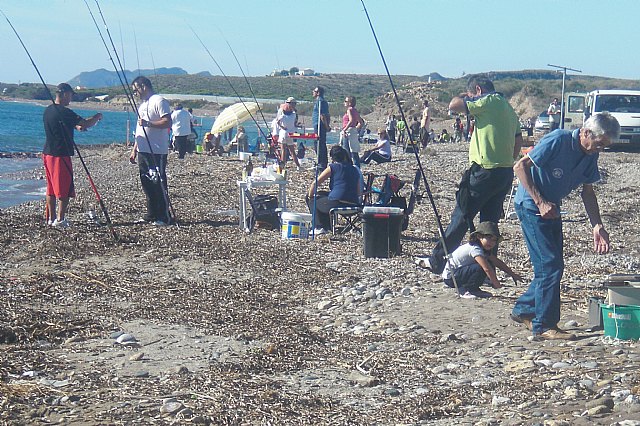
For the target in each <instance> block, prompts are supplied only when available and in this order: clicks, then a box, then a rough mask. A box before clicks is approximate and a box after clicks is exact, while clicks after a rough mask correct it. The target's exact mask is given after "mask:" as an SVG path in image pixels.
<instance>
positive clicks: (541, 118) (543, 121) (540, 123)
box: [533, 110, 551, 132]
mask: <svg viewBox="0 0 640 426" xmlns="http://www.w3.org/2000/svg"><path fill="white" fill-rule="evenodd" d="M533 128H534V130H537V131H539V132H544V131H548V130H549V129H550V128H551V125H550V124H549V114H547V110H544V111H542V112H541V113H540V114H538V118H536V122H535V124H534V125H533Z"/></svg>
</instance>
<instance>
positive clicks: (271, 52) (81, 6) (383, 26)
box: [0, 0, 640, 84]
mask: <svg viewBox="0 0 640 426" xmlns="http://www.w3.org/2000/svg"><path fill="white" fill-rule="evenodd" d="M88 2H89V5H90V6H91V7H92V9H93V10H94V13H96V15H97V12H96V7H95V0H88ZM365 4H366V6H367V9H368V11H369V14H370V16H371V19H372V22H373V25H374V28H375V30H376V33H377V35H378V39H379V41H380V44H381V47H382V50H383V53H384V54H385V57H386V60H387V64H388V66H389V69H390V72H391V73H392V74H411V75H425V74H429V73H431V72H439V73H440V74H442V75H444V76H446V77H460V76H461V75H462V74H463V73H466V74H470V73H476V72H486V71H505V70H522V69H548V67H547V64H556V65H562V66H568V67H571V68H575V69H579V70H582V72H583V73H584V74H587V75H598V76H607V77H617V78H629V79H640V67H639V66H638V65H639V64H638V62H639V61H640V59H639V57H638V55H637V53H636V51H635V48H634V46H638V45H639V43H638V42H639V41H640V31H638V30H637V22H636V21H637V17H638V16H640V1H638V0H615V1H612V2H602V1H601V0H579V1H578V0H565V1H562V0H556V1H553V0H537V1H534V2H528V1H519V0H458V1H455V0H396V1H393V0H365ZM100 6H101V8H102V11H103V13H104V15H105V18H106V20H107V23H108V25H109V29H110V31H111V35H112V37H113V39H114V42H115V44H116V46H117V48H118V51H119V54H121V55H122V46H124V55H123V58H124V61H125V65H126V68H127V69H136V68H137V67H138V60H139V63H140V67H141V68H143V69H144V68H149V69H150V68H153V67H154V65H155V67H172V66H177V67H181V68H184V69H185V70H186V71H188V72H189V73H196V72H200V71H205V70H206V71H209V72H211V73H212V74H219V72H218V70H217V68H216V66H215V64H214V63H213V61H211V59H210V58H209V56H208V55H207V54H206V52H205V51H204V49H203V48H202V46H201V45H200V43H199V42H198V41H197V39H196V38H195V36H194V35H193V33H192V32H191V30H190V29H189V26H192V27H193V28H194V29H195V30H196V32H197V33H198V35H199V36H200V37H201V38H202V39H203V41H204V43H205V44H206V45H207V47H208V48H209V50H210V51H211V52H212V54H213V56H214V57H215V58H216V60H217V61H218V62H219V63H220V65H221V67H222V69H223V71H224V72H225V73H226V74H227V75H241V74H240V70H239V69H238V66H237V64H236V63H235V60H234V59H233V56H232V55H231V53H230V51H229V48H228V47H227V45H226V43H225V41H224V38H226V39H227V40H228V41H229V43H230V44H231V46H232V48H233V49H234V51H235V53H236V55H237V56H238V58H239V59H240V62H241V64H242V66H243V68H244V70H245V73H247V74H248V75H266V74H269V73H270V72H271V71H272V70H274V69H289V68H291V67H293V66H297V67H299V68H312V69H314V70H316V71H318V72H321V73H360V74H383V73H384V67H383V65H382V62H381V60H380V57H379V55H378V51H377V48H376V45H375V42H374V39H373V36H372V34H371V30H370V28H369V24H368V22H367V20H366V16H365V14H364V11H363V9H362V5H361V3H360V0H315V1H309V0H297V1H282V0H235V1H228V0H226V1H224V2H223V1H218V0H207V1H205V0H189V1H183V2H178V1H175V0H174V1H165V0H155V1H147V0H139V1H136V2H132V1H130V0H127V1H125V0H101V1H100ZM0 9H1V10H2V11H3V12H4V13H5V14H6V15H7V16H8V17H9V19H10V20H11V21H12V23H13V25H14V26H15V27H16V29H17V30H18V32H19V34H20V36H21V37H22V39H23V41H24V42H25V44H26V45H27V48H28V49H29V50H30V52H31V55H32V56H33V58H34V60H35V62H36V64H37V65H38V67H39V69H40V71H41V73H42V74H43V77H44V78H45V80H46V81H47V82H48V83H51V84H55V83H58V82H61V81H66V80H69V79H71V78H73V77H74V76H76V75H77V74H79V73H80V72H82V71H91V70H94V69H98V68H106V69H108V70H113V68H112V65H111V62H110V61H109V56H108V54H107V52H106V50H105V48H104V46H103V45H102V42H101V41H100V39H99V36H98V33H97V30H96V28H95V26H94V24H93V21H92V20H91V17H90V15H89V13H88V11H87V7H86V5H85V3H84V1H83V0H47V1H42V0H21V1H2V2H0ZM96 17H97V19H98V21H99V22H100V17H99V16H96ZM102 29H103V27H102V25H101V30H102ZM223 37H224V38H223ZM136 45H137V52H138V53H137V55H136ZM0 54H1V55H2V57H3V61H2V63H3V65H2V67H0V81H2V82H8V83H17V82H36V81H39V80H38V76H37V74H36V73H35V71H34V70H33V68H32V66H31V63H30V62H29V60H28V58H27V56H26V54H25V53H24V51H23V50H22V47H21V46H20V45H19V43H18V40H17V39H16V37H15V35H14V34H13V32H12V31H11V28H10V27H9V25H8V24H7V22H6V21H5V20H4V19H1V20H0Z"/></svg>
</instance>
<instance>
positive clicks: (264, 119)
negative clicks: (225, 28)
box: [218, 28, 269, 139]
mask: <svg viewBox="0 0 640 426" xmlns="http://www.w3.org/2000/svg"><path fill="white" fill-rule="evenodd" d="M218 31H220V34H221V35H222V39H223V40H224V41H225V43H227V46H229V50H230V51H231V54H232V55H233V59H235V60H236V64H238V68H240V72H241V73H242V77H244V81H245V83H247V87H249V91H250V92H251V96H253V100H254V101H255V103H257V104H258V112H259V113H260V115H261V116H262V121H264V125H265V126H266V127H267V129H268V128H269V123H268V122H267V119H266V118H265V117H264V114H263V113H262V108H260V104H259V103H258V99H257V98H256V94H255V93H254V91H253V88H252V87H251V83H250V82H249V79H248V78H247V75H246V74H245V73H244V70H243V69H242V65H240V61H239V60H238V57H237V56H236V53H235V52H234V51H233V48H232V47H231V44H229V41H228V40H227V39H226V38H225V36H224V34H222V30H221V29H220V28H218ZM258 130H260V133H262V136H264V138H265V139H267V136H266V135H265V134H264V132H263V131H262V129H261V128H260V127H258Z"/></svg>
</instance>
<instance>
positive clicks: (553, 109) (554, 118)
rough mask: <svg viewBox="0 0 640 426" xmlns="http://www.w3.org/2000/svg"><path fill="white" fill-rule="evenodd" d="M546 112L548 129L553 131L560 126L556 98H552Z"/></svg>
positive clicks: (558, 106)
mask: <svg viewBox="0 0 640 426" xmlns="http://www.w3.org/2000/svg"><path fill="white" fill-rule="evenodd" d="M547 114H549V130H550V131H552V132H553V131H554V130H556V129H558V128H559V127H560V118H561V117H560V105H558V98H553V102H551V104H550V105H549V109H547Z"/></svg>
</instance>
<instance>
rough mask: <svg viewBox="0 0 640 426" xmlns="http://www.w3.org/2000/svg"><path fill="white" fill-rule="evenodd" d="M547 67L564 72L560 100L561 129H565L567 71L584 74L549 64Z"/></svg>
mask: <svg viewBox="0 0 640 426" xmlns="http://www.w3.org/2000/svg"><path fill="white" fill-rule="evenodd" d="M547 66H548V67H552V68H557V69H558V70H562V97H561V98H560V128H561V129H564V80H565V79H566V77H567V70H569V71H574V72H582V71H580V70H576V69H573V68H569V67H563V66H560V65H551V64H547Z"/></svg>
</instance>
